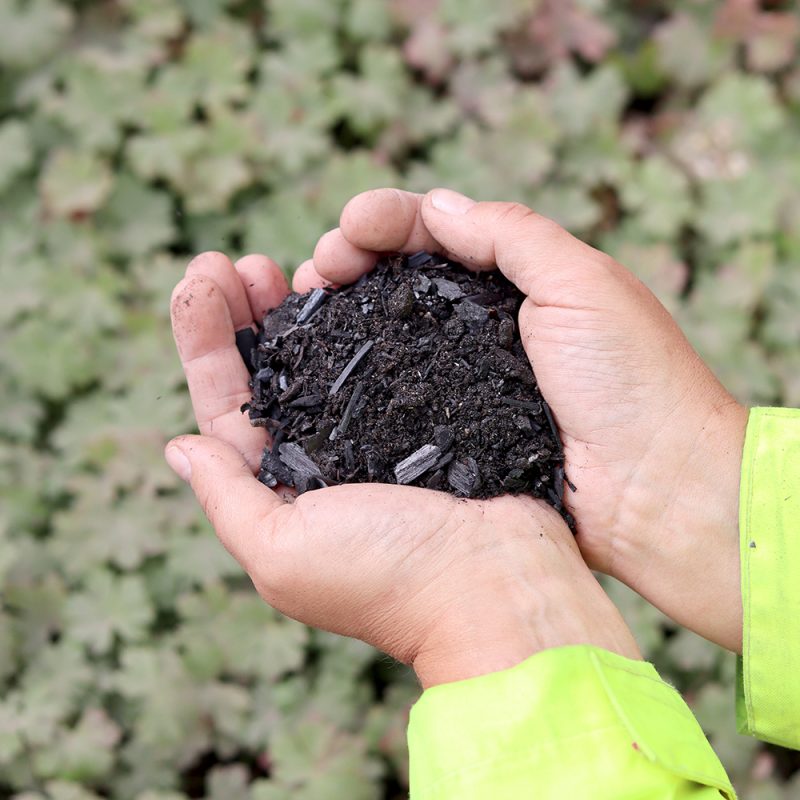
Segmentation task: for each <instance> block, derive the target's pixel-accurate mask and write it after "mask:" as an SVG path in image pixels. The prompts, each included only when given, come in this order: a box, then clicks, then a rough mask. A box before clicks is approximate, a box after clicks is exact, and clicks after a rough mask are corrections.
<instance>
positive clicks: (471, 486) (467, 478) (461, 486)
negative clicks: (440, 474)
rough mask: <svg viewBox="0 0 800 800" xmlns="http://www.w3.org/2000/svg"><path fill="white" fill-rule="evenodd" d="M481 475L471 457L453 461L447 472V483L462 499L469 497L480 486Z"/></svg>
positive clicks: (476, 463)
mask: <svg viewBox="0 0 800 800" xmlns="http://www.w3.org/2000/svg"><path fill="white" fill-rule="evenodd" d="M480 476H481V473H480V470H479V469H478V462H477V461H475V459H474V458H472V456H467V458H460V459H459V460H458V461H453V463H452V464H450V467H449V468H448V470H447V482H448V483H449V484H450V485H451V486H452V487H453V489H455V491H456V494H460V495H461V496H462V497H471V496H472V495H473V494H474V492H475V491H477V489H478V487H479V486H480V480H481V477H480Z"/></svg>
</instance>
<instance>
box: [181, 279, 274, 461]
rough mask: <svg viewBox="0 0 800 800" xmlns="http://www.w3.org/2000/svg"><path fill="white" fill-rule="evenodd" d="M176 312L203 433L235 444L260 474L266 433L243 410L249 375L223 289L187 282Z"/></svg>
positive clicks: (183, 357)
mask: <svg viewBox="0 0 800 800" xmlns="http://www.w3.org/2000/svg"><path fill="white" fill-rule="evenodd" d="M237 280H238V279H237ZM171 313H172V331H173V334H174V336H175V343H176V345H177V348H178V354H179V355H180V358H181V363H182V364H183V371H184V372H185V373H186V381H187V383H188V385H189V394H190V396H191V398H192V406H193V407H194V414H195V418H196V419H197V425H198V427H199V429H200V432H201V433H203V434H213V435H214V436H216V437H218V438H220V439H222V440H223V441H225V442H228V443H229V444H231V445H232V446H233V447H235V448H236V449H237V450H238V451H239V452H240V453H241V454H242V455H244V456H245V458H246V459H247V462H248V464H250V467H251V468H252V469H253V470H256V469H257V468H258V466H259V464H260V462H261V452H262V450H263V449H264V445H265V444H266V432H265V431H264V429H263V428H253V427H252V426H251V425H250V424H249V422H248V420H247V417H246V416H245V415H244V414H242V412H241V411H240V410H239V409H240V407H241V405H242V403H245V402H247V401H248V400H249V399H250V387H249V374H248V372H247V367H245V365H244V362H243V361H242V358H241V356H240V355H239V350H238V349H237V347H236V337H235V334H234V328H233V322H232V320H231V314H230V310H229V307H228V303H227V301H226V299H225V297H224V295H223V292H222V290H221V289H220V287H219V286H217V284H216V283H215V282H214V281H212V280H211V279H210V278H207V277H206V276H204V275H195V276H193V277H189V278H184V279H183V280H182V281H181V282H180V283H179V284H178V285H177V286H176V287H175V290H174V291H173V293H172V303H171Z"/></svg>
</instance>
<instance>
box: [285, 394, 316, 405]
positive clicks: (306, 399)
mask: <svg viewBox="0 0 800 800" xmlns="http://www.w3.org/2000/svg"><path fill="white" fill-rule="evenodd" d="M321 402H322V395H319V394H304V395H303V396H302V397H298V398H296V399H294V400H292V401H291V402H290V403H288V406H289V408H314V406H318V405H319V404H320V403H321Z"/></svg>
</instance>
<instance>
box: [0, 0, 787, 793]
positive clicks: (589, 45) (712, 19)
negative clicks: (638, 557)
mask: <svg viewBox="0 0 800 800" xmlns="http://www.w3.org/2000/svg"><path fill="white" fill-rule="evenodd" d="M799 36H800V23H799V22H798V9H797V6H796V4H795V3H794V2H780V0H772V1H771V2H767V1H766V0H765V2H761V3H758V2H755V0H723V1H722V2H711V0H678V2H669V3H668V2H659V0H637V1H635V0H629V1H628V2H623V0H565V1H563V2H562V1H559V2H553V1H551V0H539V2H535V0H468V2H463V1H462V0H434V1H429V0H424V1H423V0H391V1H390V2H373V1H372V0H74V1H73V2H66V0H6V2H2V3H0V286H2V294H1V295H0V342H2V344H0V406H1V407H0V797H14V798H15V800H44V799H45V798H48V799H49V800H95V798H104V797H108V798H114V799H115V800H117V799H119V800H185V798H208V800H223V799H224V800H283V798H289V797H291V798H297V799H298V800H327V799H328V798H341V797H348V798H355V800H360V799H361V798H363V799H364V800H372V799H373V798H375V800H382V799H383V798H392V799H394V798H399V797H402V796H403V795H404V791H405V786H406V780H407V775H406V769H407V767H406V754H405V738H404V737H405V721H406V720H405V716H404V714H405V712H406V710H407V708H408V706H409V705H410V704H411V702H413V700H414V698H415V697H416V696H417V693H418V690H417V688H416V686H415V684H414V682H413V680H412V679H411V676H410V675H409V674H408V673H407V672H406V671H405V670H404V669H402V668H399V667H397V666H396V665H394V664H391V663H389V662H387V661H386V659H384V658H381V657H380V656H378V655H376V654H375V653H374V652H373V651H372V650H370V649H369V648H368V647H366V646H363V645H361V644H359V643H357V642H353V641H348V640H343V639H338V638H336V637H332V636H328V635H326V634H320V633H316V632H312V631H309V630H308V629H306V628H304V627H303V626H301V625H298V624H296V623H294V622H292V621H290V620H287V619H284V618H282V617H281V616H279V615H278V614H275V613H274V612H272V611H271V610H270V609H269V608H267V607H266V606H265V605H264V604H263V603H262V602H261V601H260V600H259V598H258V597H257V596H256V595H255V593H254V592H253V590H252V589H251V587H250V586H249V584H248V582H247V581H246V580H243V579H242V577H241V574H240V571H239V569H238V567H237V566H236V565H235V564H234V563H233V562H232V561H231V560H230V558H229V557H228V556H227V555H226V554H225V553H224V551H223V550H222V548H221V547H220V546H219V545H218V544H217V541H216V539H215V538H214V536H213V534H212V532H211V531H210V529H209V528H208V526H207V524H206V523H205V522H204V521H203V520H202V519H201V514H200V511H199V510H198V509H197V508H196V507H195V504H194V501H193V499H192V498H191V497H190V496H189V494H188V492H187V491H186V489H185V488H184V487H183V486H181V485H179V482H178V481H177V479H176V478H174V477H173V476H172V475H171V473H170V472H169V471H168V469H167V468H166V466H165V465H164V464H163V463H162V455H161V449H162V446H163V443H164V441H165V440H166V438H167V437H168V436H170V435H174V434H177V433H179V432H184V431H186V430H187V429H188V428H189V426H190V425H191V419H192V416H191V409H190V406H189V403H188V399H187V396H186V392H185V388H184V386H183V383H182V377H181V373H180V368H179V366H178V361H177V357H176V356H175V353H174V349H173V345H172V342H171V338H170V333H169V322H168V298H169V293H170V290H171V288H172V286H173V285H174V284H175V283H176V281H177V279H178V278H179V276H180V275H181V274H182V271H183V268H184V266H185V262H186V260H187V259H188V257H189V256H190V255H191V254H194V253H196V252H198V251H201V250H204V249H218V250H225V251H227V252H229V253H230V254H231V255H233V256H234V257H235V256H237V255H239V254H243V253H245V252H252V251H263V252H266V253H268V254H270V255H272V256H273V257H274V258H276V259H278V260H279V261H280V262H281V264H282V265H284V266H285V267H286V269H287V271H291V270H292V269H293V268H294V267H295V266H297V265H298V264H299V263H300V262H301V261H302V260H303V259H305V258H307V257H308V256H309V254H310V252H311V249H312V247H313V245H314V242H315V241H316V238H317V237H318V236H319V235H320V234H321V233H322V232H323V231H325V230H326V229H328V228H329V227H331V226H333V225H334V224H335V222H336V218H337V215H338V212H339V209H340V208H341V206H342V204H343V203H344V202H345V201H346V200H347V199H348V198H349V197H350V196H351V195H352V194H354V193H356V192H358V191H360V190H362V189H365V188H369V187H373V186H380V185H399V186H402V187H406V188H411V189H418V190H423V189H427V188H429V187H431V186H435V185H447V186H451V187H452V188H454V189H457V190H460V191H463V192H466V193H467V194H471V195H473V196H475V197H480V198H484V199H508V200H519V201H522V202H525V203H527V204H529V205H532V206H534V207H535V208H536V209H537V210H539V211H541V212H542V213H545V214H549V215H551V216H553V217H555V218H556V219H557V220H558V221H560V222H561V223H562V224H564V225H566V226H567V227H569V228H570V229H571V230H572V231H573V232H574V233H576V234H578V235H580V236H582V237H584V238H586V239H587V240H589V241H591V242H592V243H594V244H596V245H597V246H599V247H602V248H604V249H606V250H608V251H609V252H611V253H612V254H613V255H614V256H615V257H616V258H618V259H619V260H620V261H622V262H623V263H625V264H627V265H629V266H630V267H631V268H632V269H633V270H634V271H636V272H637V273H638V274H639V275H640V276H641V277H642V279H643V280H644V281H645V282H646V283H648V285H650V286H651V288H653V290H654V291H655V292H656V293H657V294H658V295H659V297H660V298H661V300H662V301H663V302H664V303H665V304H666V305H667V307H668V308H669V309H670V311H671V312H672V313H673V314H674V315H675V316H676V318H677V319H678V321H679V322H680V324H681V325H682V326H683V328H684V330H686V332H687V334H688V335H689V337H690V339H691V341H692V342H693V344H694V345H695V346H696V347H697V348H698V350H699V351H700V353H701V354H702V355H703V357H704V358H706V359H707V360H708V361H709V363H710V364H711V365H712V367H713V368H714V369H715V370H716V372H717V373H718V374H719V376H720V377H721V378H722V380H723V381H724V382H725V383H726V385H727V386H728V387H729V388H730V389H731V390H732V391H733V392H734V393H735V394H736V395H737V396H738V397H739V398H740V399H742V400H745V401H748V402H764V403H784V404H789V405H800V377H799V376H800V348H798V338H799V337H800V315H798V313H797V308H798V304H800V188H799V187H800V160H798V158H797V141H798V140H799V138H798V137H800V67H799V66H798V37H799ZM609 590H610V592H611V593H612V597H613V599H614V600H615V601H616V602H618V603H619V605H620V606H621V608H622V610H623V612H624V614H625V616H626V618H627V620H628V622H629V623H630V624H631V625H632V627H633V629H634V632H635V633H636V635H637V637H638V640H639V642H640V644H641V646H642V648H643V650H644V652H645V653H646V654H647V656H648V657H649V658H650V659H652V660H653V661H654V662H655V664H656V666H657V667H658V668H659V669H660V670H661V671H662V674H664V675H665V677H667V678H668V679H669V680H671V681H673V682H674V683H675V684H676V685H677V686H678V688H679V689H681V691H683V692H684V695H685V696H686V697H687V699H688V700H689V702H690V704H691V705H692V707H693V709H694V710H695V712H696V713H697V715H698V717H699V719H700V721H701V724H702V725H703V727H704V729H705V730H706V732H707V733H708V734H709V736H710V737H711V739H712V742H713V744H714V747H715V748H716V750H717V752H718V753H719V754H720V756H721V758H722V760H723V762H724V763H725V765H726V767H727V769H728V770H729V772H730V774H731V776H732V778H733V780H734V782H735V783H736V785H737V787H738V789H739V790H740V792H741V793H742V795H743V796H745V797H748V798H755V800H773V798H793V797H800V777H798V761H797V757H796V756H792V755H790V754H787V753H786V752H784V751H781V750H780V749H778V748H773V747H767V746H764V745H761V744H759V743H758V742H756V741H754V740H751V739H749V738H745V737H741V736H738V735H737V734H736V733H735V726H734V721H733V714H734V712H733V685H734V676H735V663H734V660H733V658H732V657H730V656H728V655H726V654H724V653H722V652H721V651H720V650H718V649H716V648H714V647H712V646H711V645H708V644H706V643H704V642H703V641H701V640H700V639H698V638H697V637H696V636H694V635H692V634H690V633H688V632H686V631H682V630H678V629H676V628H675V627H674V626H672V625H671V624H669V623H668V622H667V621H666V620H664V619H663V618H661V617H660V616H659V615H658V614H657V613H656V612H654V611H653V610H652V609H651V608H650V607H649V606H647V605H646V604H644V603H643V602H642V601H640V600H638V599H637V598H635V597H634V596H633V595H631V594H630V593H629V592H627V591H625V590H623V589H622V588H621V587H619V586H616V585H611V586H609Z"/></svg>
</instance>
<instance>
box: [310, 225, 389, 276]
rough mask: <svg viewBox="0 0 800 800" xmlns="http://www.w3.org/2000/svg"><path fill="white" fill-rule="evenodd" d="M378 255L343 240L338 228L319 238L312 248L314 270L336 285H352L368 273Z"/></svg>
mask: <svg viewBox="0 0 800 800" xmlns="http://www.w3.org/2000/svg"><path fill="white" fill-rule="evenodd" d="M377 260H378V254H377V253H375V252H373V251H370V250H363V249H362V248H360V247H356V246H355V245H354V244H352V243H351V242H349V241H347V239H345V238H344V235H343V234H342V232H341V230H340V229H339V228H334V229H333V230H332V231H328V232H327V233H326V234H324V235H323V236H321V237H320V239H319V241H318V242H317V246H316V247H315V248H314V259H313V261H314V269H315V270H316V271H317V274H318V275H320V276H322V277H323V278H325V279H327V280H331V281H336V282H337V283H353V282H354V281H357V280H358V279H359V278H360V277H361V276H362V275H363V274H364V273H365V272H369V271H370V270H371V269H372V268H373V267H374V266H375V263H376V262H377Z"/></svg>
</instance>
